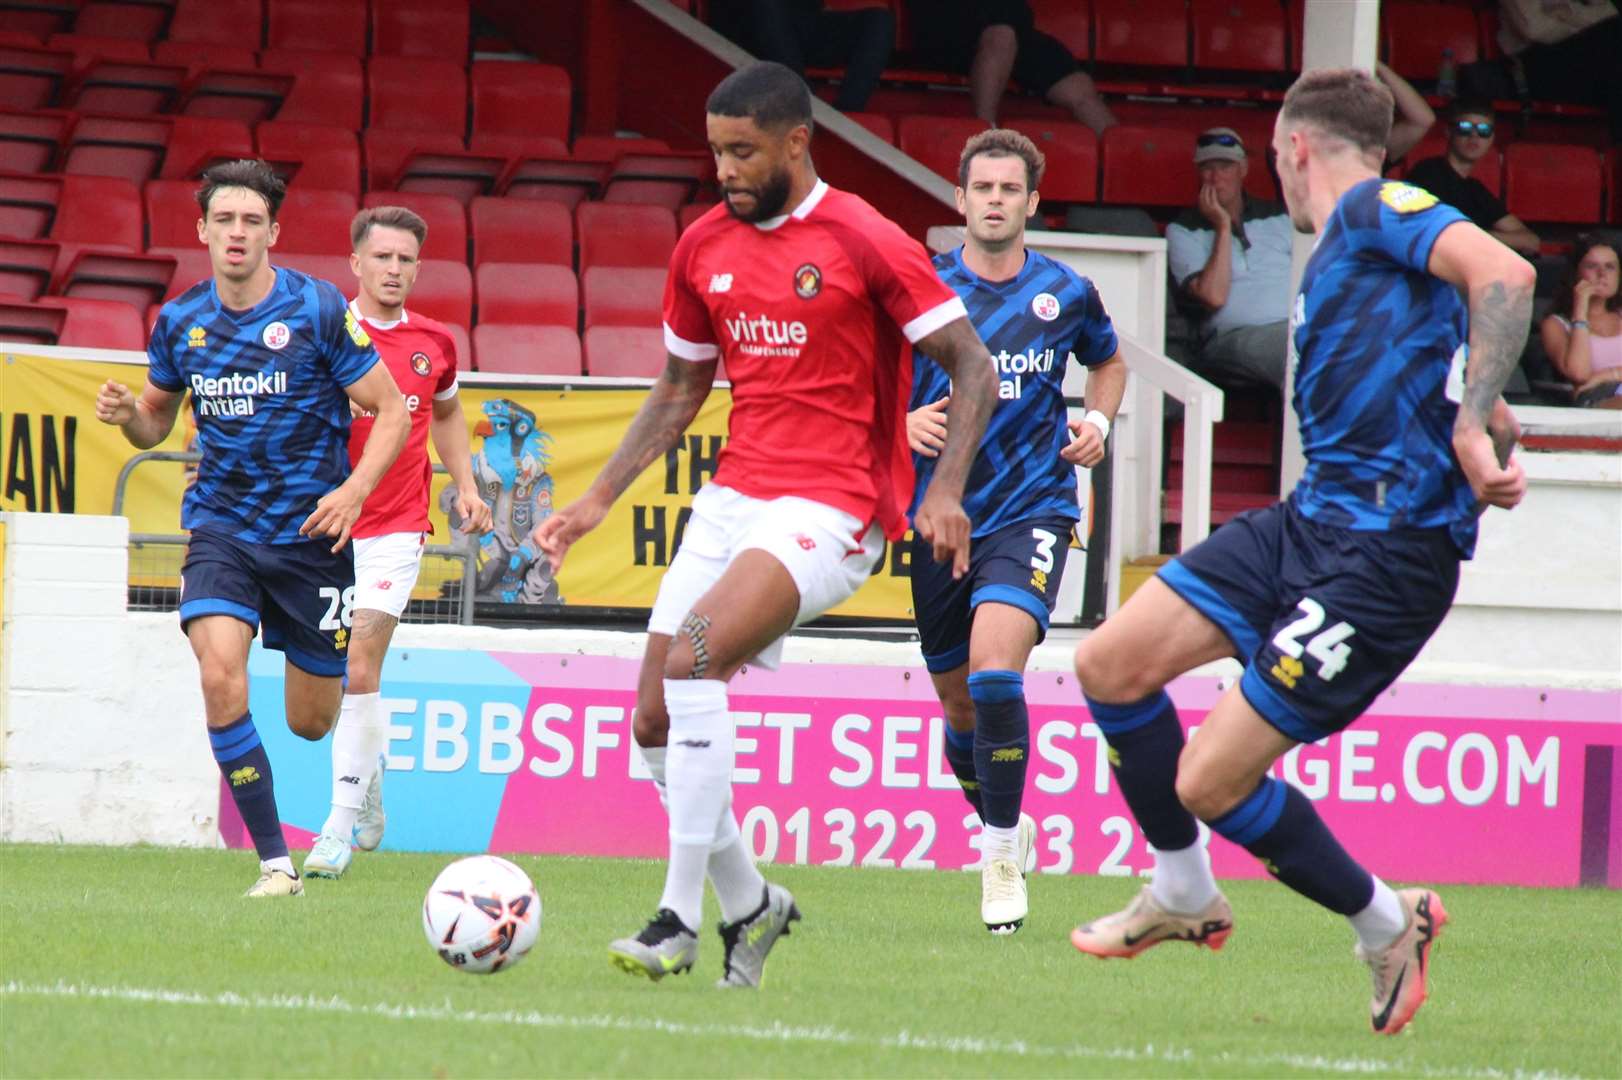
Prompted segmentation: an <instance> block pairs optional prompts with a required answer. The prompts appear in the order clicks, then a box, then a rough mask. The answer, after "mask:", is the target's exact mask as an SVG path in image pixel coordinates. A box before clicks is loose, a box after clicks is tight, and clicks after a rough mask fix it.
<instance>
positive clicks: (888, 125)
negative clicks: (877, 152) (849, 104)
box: [845, 112, 895, 146]
mask: <svg viewBox="0 0 1622 1080" xmlns="http://www.w3.org/2000/svg"><path fill="white" fill-rule="evenodd" d="M845 119H846V120H854V121H856V122H857V123H858V124H860V125H862V126H863V127H864V128H866V129H867V130H868V131H871V132H872V133H873V134H874V135H876V136H878V137H879V138H881V139H883V140H884V141H885V142H887V143H889V144H890V145H891V146H894V145H895V122H894V121H893V120H891V119H890V118H889V117H888V116H886V115H884V114H883V113H872V112H848V113H846V114H845Z"/></svg>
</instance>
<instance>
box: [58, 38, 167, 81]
mask: <svg viewBox="0 0 1622 1080" xmlns="http://www.w3.org/2000/svg"><path fill="white" fill-rule="evenodd" d="M45 46H46V48H50V49H63V50H66V51H67V52H70V53H72V54H73V72H74V74H76V75H77V74H78V73H80V72H82V71H84V70H86V69H87V68H89V67H90V66H91V65H93V64H94V63H95V62H96V61H98V60H113V61H116V62H118V63H124V64H150V63H151V62H152V53H151V51H150V50H148V49H147V47H146V42H144V41H131V40H130V39H129V38H120V37H110V38H108V37H87V36H85V35H84V34H52V35H51V36H50V37H49V38H47V39H46V41H45Z"/></svg>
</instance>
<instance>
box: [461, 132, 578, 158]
mask: <svg viewBox="0 0 1622 1080" xmlns="http://www.w3.org/2000/svg"><path fill="white" fill-rule="evenodd" d="M467 149H468V152H469V153H472V154H493V155H499V156H501V157H504V158H508V159H509V160H511V159H516V158H525V157H545V158H566V157H568V156H569V144H568V143H567V142H565V141H564V140H562V139H560V138H558V137H557V136H555V135H514V134H509V133H506V132H489V131H475V132H473V133H472V134H471V135H469V136H468V137H467Z"/></svg>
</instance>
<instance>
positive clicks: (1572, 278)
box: [1552, 232, 1622, 317]
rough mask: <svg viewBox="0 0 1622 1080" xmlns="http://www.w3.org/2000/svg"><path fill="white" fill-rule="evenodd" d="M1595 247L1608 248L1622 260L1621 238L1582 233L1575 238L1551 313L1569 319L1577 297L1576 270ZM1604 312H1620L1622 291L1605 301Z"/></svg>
mask: <svg viewBox="0 0 1622 1080" xmlns="http://www.w3.org/2000/svg"><path fill="white" fill-rule="evenodd" d="M1597 247H1608V248H1610V249H1611V250H1612V251H1613V252H1615V253H1616V255H1617V257H1618V258H1619V259H1622V237H1618V236H1617V235H1616V234H1615V233H1608V232H1591V233H1583V234H1582V235H1581V236H1579V237H1577V242H1576V244H1574V245H1573V246H1572V249H1571V260H1570V261H1569V262H1567V263H1566V271H1565V273H1564V274H1562V275H1561V277H1560V287H1559V288H1557V289H1556V290H1555V293H1554V307H1553V309H1552V310H1553V311H1554V312H1555V313H1556V314H1559V315H1565V316H1567V317H1570V315H1571V302H1572V301H1573V300H1574V299H1576V297H1577V268H1578V267H1579V266H1581V265H1582V264H1583V260H1584V259H1585V258H1587V257H1588V253H1589V252H1590V251H1593V250H1594V249H1595V248H1597ZM1605 310H1606V311H1622V290H1618V291H1617V294H1616V295H1615V296H1613V297H1611V298H1610V299H1609V300H1607V301H1605Z"/></svg>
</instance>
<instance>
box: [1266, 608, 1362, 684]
mask: <svg viewBox="0 0 1622 1080" xmlns="http://www.w3.org/2000/svg"><path fill="white" fill-rule="evenodd" d="M1296 609H1297V610H1298V611H1300V612H1301V617H1300V618H1298V619H1296V620H1295V621H1294V622H1292V623H1291V624H1290V625H1288V626H1286V627H1285V628H1284V629H1282V630H1280V631H1279V632H1278V633H1277V634H1275V635H1274V637H1273V644H1274V645H1275V646H1276V647H1277V648H1278V651H1279V652H1281V653H1283V654H1284V655H1283V656H1282V657H1280V658H1279V661H1278V663H1276V664H1274V665H1273V670H1272V675H1273V677H1274V678H1276V679H1278V680H1279V681H1280V682H1282V683H1283V684H1284V685H1285V686H1288V687H1290V688H1291V689H1294V688H1295V681H1296V679H1298V678H1300V677H1301V675H1302V674H1303V673H1304V671H1305V668H1304V666H1303V665H1302V663H1301V656H1302V654H1303V653H1305V654H1306V655H1307V656H1309V657H1311V658H1312V659H1314V660H1316V661H1318V678H1320V679H1322V680H1323V681H1324V682H1328V681H1330V680H1331V679H1333V678H1334V677H1335V676H1336V675H1339V674H1340V673H1341V671H1342V670H1343V669H1344V668H1345V667H1346V661H1347V660H1349V659H1351V656H1352V647H1351V646H1350V645H1348V644H1346V639H1347V638H1349V637H1351V636H1352V635H1354V634H1356V633H1357V631H1356V630H1354V629H1353V628H1352V624H1351V623H1349V622H1344V621H1342V622H1338V623H1336V624H1335V625H1333V626H1331V627H1329V628H1328V629H1326V630H1324V631H1322V632H1321V633H1317V632H1316V631H1317V630H1318V628H1319V627H1320V626H1323V624H1324V608H1323V605H1322V604H1320V603H1318V601H1316V600H1314V599H1312V597H1310V596H1304V597H1302V598H1301V600H1300V602H1298V603H1297V604H1296ZM1308 634H1313V637H1311V638H1310V639H1309V640H1308V641H1307V643H1306V644H1305V645H1302V644H1301V639H1302V638H1304V637H1306V636H1307V635H1308Z"/></svg>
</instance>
